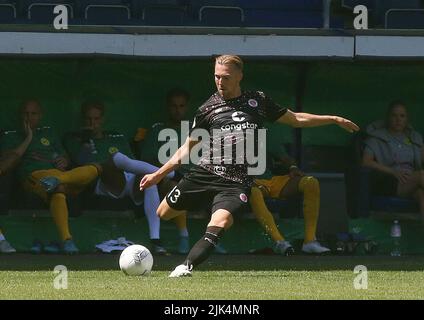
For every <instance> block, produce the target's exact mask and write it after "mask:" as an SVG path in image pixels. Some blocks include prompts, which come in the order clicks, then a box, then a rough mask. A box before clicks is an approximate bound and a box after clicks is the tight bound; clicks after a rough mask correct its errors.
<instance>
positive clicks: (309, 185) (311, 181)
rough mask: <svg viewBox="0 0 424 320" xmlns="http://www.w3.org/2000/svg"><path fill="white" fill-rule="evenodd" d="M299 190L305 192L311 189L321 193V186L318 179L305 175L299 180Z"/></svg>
mask: <svg viewBox="0 0 424 320" xmlns="http://www.w3.org/2000/svg"><path fill="white" fill-rule="evenodd" d="M299 190H301V191H303V192H305V191H309V192H314V193H318V194H319V192H320V186H319V181H318V179H317V178H315V177H312V176H307V177H303V178H302V179H301V180H300V182H299Z"/></svg>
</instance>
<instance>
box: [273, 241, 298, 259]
mask: <svg viewBox="0 0 424 320" xmlns="http://www.w3.org/2000/svg"><path fill="white" fill-rule="evenodd" d="M274 252H275V253H277V254H281V255H283V256H291V255H293V254H294V249H293V246H292V245H291V243H290V242H288V241H277V242H276V243H275V247H274Z"/></svg>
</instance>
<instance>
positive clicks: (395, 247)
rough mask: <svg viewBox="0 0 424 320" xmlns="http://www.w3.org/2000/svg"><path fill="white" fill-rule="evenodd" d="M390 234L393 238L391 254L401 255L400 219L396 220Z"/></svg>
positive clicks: (393, 255) (394, 255)
mask: <svg viewBox="0 0 424 320" xmlns="http://www.w3.org/2000/svg"><path fill="white" fill-rule="evenodd" d="M390 236H391V238H392V252H391V253H390V255H391V256H392V257H400V255H401V253H400V239H401V237H402V230H401V228H400V224H399V221H397V220H395V221H394V222H393V225H392V229H391V232H390Z"/></svg>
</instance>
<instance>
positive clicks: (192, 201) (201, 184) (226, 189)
mask: <svg viewBox="0 0 424 320" xmlns="http://www.w3.org/2000/svg"><path fill="white" fill-rule="evenodd" d="M249 196H250V186H245V185H242V184H240V183H236V182H232V181H230V180H223V178H221V177H219V176H216V175H214V174H211V173H206V172H204V173H203V174H202V175H201V176H199V175H197V174H196V173H193V172H191V173H189V174H187V175H185V176H184V178H182V179H181V180H180V182H179V183H178V184H177V185H176V186H175V187H174V188H173V189H172V190H171V191H170V192H169V193H168V195H167V196H166V202H167V203H168V205H169V206H170V207H171V208H172V209H175V210H188V211H196V210H202V209H204V210H209V209H210V210H211V213H214V212H215V211H217V210H219V209H225V210H227V211H229V212H230V213H231V214H236V213H238V212H240V211H241V210H244V209H247V208H248V207H247V205H248V202H249Z"/></svg>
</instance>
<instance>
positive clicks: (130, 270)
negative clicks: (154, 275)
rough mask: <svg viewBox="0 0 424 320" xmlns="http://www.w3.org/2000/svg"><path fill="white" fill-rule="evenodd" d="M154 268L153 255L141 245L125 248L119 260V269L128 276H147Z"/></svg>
mask: <svg viewBox="0 0 424 320" xmlns="http://www.w3.org/2000/svg"><path fill="white" fill-rule="evenodd" d="M152 266H153V256H152V254H151V253H150V251H149V249H147V248H146V247H144V246H142V245H139V244H134V245H132V246H129V247H128V248H125V250H124V251H122V253H121V256H120V258H119V267H120V268H121V270H122V271H123V272H124V273H125V274H126V275H127V276H147V275H149V274H150V271H152Z"/></svg>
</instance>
